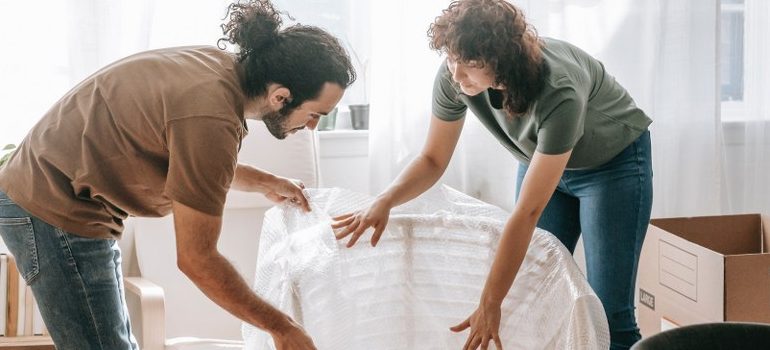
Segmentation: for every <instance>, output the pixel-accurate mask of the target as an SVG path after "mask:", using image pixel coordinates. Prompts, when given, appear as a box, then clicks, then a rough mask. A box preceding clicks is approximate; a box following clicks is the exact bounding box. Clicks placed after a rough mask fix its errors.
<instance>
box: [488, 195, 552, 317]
mask: <svg viewBox="0 0 770 350" xmlns="http://www.w3.org/2000/svg"><path fill="white" fill-rule="evenodd" d="M517 209H518V208H517ZM517 209H514V212H513V214H512V215H511V217H510V218H509V219H508V222H507V223H506V224H505V227H504V228H503V233H502V237H501V238H500V243H499V245H498V248H497V253H496V254H495V260H494V262H493V263H492V268H491V270H490V272H489V276H488V277H487V282H486V284H485V285H484V291H483V292H482V295H481V302H482V303H488V304H492V305H495V304H496V305H498V306H499V305H500V304H501V303H502V302H503V299H504V298H505V296H506V295H507V294H508V291H509V290H510V289H511V285H513V281H514V279H515V278H516V274H517V273H518V272H519V268H520V267H521V263H522V262H523V261H524V256H525V255H526V254H527V249H528V248H529V243H530V240H531V239H532V233H533V232H534V230H535V225H536V224H537V217H538V215H536V213H533V212H532V211H525V210H517Z"/></svg>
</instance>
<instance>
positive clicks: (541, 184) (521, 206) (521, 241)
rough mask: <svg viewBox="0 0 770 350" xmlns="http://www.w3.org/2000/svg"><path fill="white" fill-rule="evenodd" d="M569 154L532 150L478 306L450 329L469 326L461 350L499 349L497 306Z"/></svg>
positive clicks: (456, 330) (512, 277) (509, 285)
mask: <svg viewBox="0 0 770 350" xmlns="http://www.w3.org/2000/svg"><path fill="white" fill-rule="evenodd" d="M571 154H572V151H569V152H567V153H564V154H559V155H546V154H542V153H539V152H535V155H534V156H533V157H532V162H531V163H530V165H529V169H528V170H527V175H525V176H524V183H523V184H522V186H521V190H520V191H521V193H519V200H518V201H517V202H516V206H515V207H514V209H513V213H512V214H511V217H510V218H509V219H508V222H507V223H506V224H505V228H503V234H502V237H501V239H500V243H499V244H498V249H497V253H496V254H495V260H494V262H493V263H492V269H491V271H490V272H489V276H488V277H487V282H486V284H485V285H484V290H483V291H482V293H481V300H480V301H479V307H478V308H477V309H476V311H474V312H473V314H471V316H470V317H468V318H467V319H466V320H465V321H463V322H462V323H460V324H458V325H456V326H454V327H451V328H450V329H451V330H452V331H454V332H461V331H463V330H465V329H467V328H468V327H470V328H471V332H470V334H469V335H468V339H467V341H466V342H465V346H464V347H463V349H464V350H468V349H476V348H477V347H478V346H479V345H480V346H481V348H482V349H487V347H488V344H489V342H494V343H495V344H496V346H497V348H498V349H501V348H502V342H501V341H500V336H499V331H500V318H501V312H500V306H501V305H502V303H503V299H504V298H505V296H506V295H507V294H508V291H509V290H510V289H511V285H512V284H513V280H514V279H515V278H516V274H517V273H518V271H519V267H520V266H521V262H522V261H523V260H524V255H526V253H527V248H529V242H530V240H531V239H532V233H533V231H534V230H535V226H536V225H537V221H538V219H539V218H540V214H542V213H543V210H544V209H545V207H546V205H548V201H549V200H550V199H551V196H552V195H553V192H554V190H555V189H556V185H557V184H558V183H559V179H561V176H562V174H563V173H564V169H565V167H566V166H567V161H568V160H569V157H570V155H571Z"/></svg>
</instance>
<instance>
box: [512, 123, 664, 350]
mask: <svg viewBox="0 0 770 350" xmlns="http://www.w3.org/2000/svg"><path fill="white" fill-rule="evenodd" d="M526 172H527V166H526V165H523V164H522V165H520V166H519V174H518V181H517V184H516V193H517V195H518V193H519V189H520V188H521V182H522V180H523V179H524V174H525V173H526ZM651 210H652V151H651V146H650V132H649V131H647V132H645V133H644V134H642V135H641V136H640V137H639V138H638V139H637V140H636V141H634V143H632V144H631V145H630V146H628V147H626V149H625V150H623V151H622V152H621V153H620V154H619V155H617V156H615V158H613V159H612V160H610V161H609V162H607V163H606V164H604V165H602V166H599V167H597V168H592V169H587V170H567V171H565V172H564V175H562V178H561V180H560V181H559V185H558V186H557V188H556V191H555V192H554V193H553V196H551V199H550V201H549V202H548V205H547V206H546V208H545V210H544V211H543V214H542V215H541V216H540V219H539V221H538V223H537V227H539V228H542V229H544V230H546V231H549V232H551V233H553V234H554V235H555V236H556V237H557V238H559V240H560V241H561V242H562V243H564V245H565V246H566V247H567V249H569V250H570V252H574V251H575V245H576V244H577V241H578V238H579V237H580V235H581V233H582V234H583V244H584V247H585V255H586V270H587V271H586V272H587V274H588V276H587V277H588V283H590V284H591V287H592V288H593V289H594V291H595V292H596V294H597V295H598V296H599V299H601V301H602V305H603V306H604V311H605V313H606V314H607V320H608V321H609V327H610V338H611V343H612V345H611V347H610V348H611V349H613V350H614V349H628V348H629V347H630V346H631V345H633V344H634V343H635V342H637V341H638V340H639V339H641V335H640V333H639V327H638V326H637V324H636V318H635V316H634V288H635V283H636V271H637V267H638V264H639V253H640V251H641V248H642V243H643V242H644V236H645V233H646V232H647V225H648V223H649V221H650V211H651Z"/></svg>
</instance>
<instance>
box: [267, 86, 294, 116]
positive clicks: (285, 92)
mask: <svg viewBox="0 0 770 350" xmlns="http://www.w3.org/2000/svg"><path fill="white" fill-rule="evenodd" d="M267 101H268V103H269V104H270V106H271V107H273V108H274V109H276V110H278V109H281V108H282V107H283V106H284V105H285V104H287V103H289V101H291V91H290V90H289V89H288V88H286V87H285V86H283V85H273V86H271V87H270V89H269V91H268V96H267Z"/></svg>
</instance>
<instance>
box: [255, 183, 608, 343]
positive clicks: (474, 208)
mask: <svg viewBox="0 0 770 350" xmlns="http://www.w3.org/2000/svg"><path fill="white" fill-rule="evenodd" d="M306 193H307V195H308V198H309V200H310V203H311V207H312V209H313V211H312V212H311V213H309V214H306V213H303V212H301V211H300V210H298V209H296V208H293V207H289V206H277V207H274V208H272V209H270V210H269V211H268V212H267V214H266V216H265V221H264V224H263V229H262V235H261V238H260V246H259V255H258V260H257V270H256V277H255V279H254V290H255V292H256V293H257V294H258V295H260V296H261V297H262V298H264V299H265V300H266V301H268V302H269V303H271V304H272V305H274V306H276V307H277V308H278V309H280V310H282V311H283V312H285V313H287V314H288V315H290V316H291V317H292V318H294V319H295V320H297V321H298V322H299V323H301V324H302V325H303V326H304V327H305V330H306V331H307V332H308V333H309V334H310V336H311V337H312V338H313V341H314V342H315V344H316V346H317V347H318V349H321V350H327V349H335V350H337V349H339V350H346V349H350V350H358V349H368V350H379V349H383V350H384V349H393V350H404V349H442V350H443V349H461V348H462V346H463V344H464V343H465V339H466V337H467V334H468V331H467V330H466V331H465V332H462V333H459V334H456V333H453V332H451V331H450V330H449V327H450V326H454V325H456V324H458V323H460V322H461V321H463V320H465V318H466V317H468V316H469V315H470V314H471V313H472V312H473V311H474V310H475V308H476V307H477V305H478V301H479V298H480V295H481V291H482V289H483V286H484V282H485V280H486V276H487V274H488V272H489V269H490V267H491V264H492V261H493V258H494V254H495V250H496V248H497V242H498V240H499V238H500V234H501V232H502V229H503V225H504V223H505V221H506V220H507V218H508V214H507V213H505V212H504V211H503V210H501V209H499V208H497V207H494V206H492V205H489V204H486V203H484V202H481V201H478V200H476V199H473V198H471V197H468V196H466V195H464V194H462V193H460V192H458V191H455V190H453V189H451V188H448V187H439V188H438V189H435V190H433V191H430V192H428V193H426V194H424V195H423V196H421V197H420V198H418V199H416V200H414V201H412V202H410V203H408V204H406V205H402V206H400V207H397V208H395V209H394V210H393V211H392V212H391V217H390V221H389V223H388V226H387V229H386V230H385V232H384V234H383V237H382V239H381V240H380V242H379V244H378V245H377V247H375V248H373V247H371V245H370V244H369V239H370V237H371V229H370V230H369V231H368V232H367V233H365V234H364V235H363V236H362V237H361V239H360V240H359V242H358V243H357V244H356V246H354V247H353V248H345V243H346V242H347V238H346V239H345V240H342V241H336V240H335V239H334V233H333V231H332V229H331V227H330V223H331V217H334V216H337V215H341V214H344V213H348V212H351V211H353V210H355V209H360V208H364V207H365V206H366V205H368V204H370V203H371V202H372V198H370V197H368V196H366V195H362V194H358V193H354V192H350V191H347V190H342V189H316V190H307V192H306ZM500 335H501V339H502V342H503V347H504V348H505V349H607V348H608V347H609V332H608V327H607V319H606V317H605V315H604V311H603V309H602V305H601V302H600V301H599V299H598V298H597V297H596V295H595V294H594V292H593V291H592V290H591V288H590V286H589V285H588V282H587V281H586V280H585V277H584V276H583V274H582V273H581V272H580V270H579V269H578V267H577V265H576V264H575V262H574V260H573V259H572V256H571V255H570V254H569V251H567V249H566V248H565V247H564V246H563V245H562V244H561V243H560V242H559V241H558V240H557V239H556V238H555V237H554V236H553V235H551V234H550V233H548V232H545V231H542V230H540V229H538V230H536V231H535V232H534V235H533V238H532V242H531V244H530V246H529V250H528V252H527V255H526V257H525V259H524V262H523V264H522V266H521V268H520V271H519V273H518V275H517V277H516V280H515V282H514V284H513V287H512V288H511V291H510V292H509V293H508V296H507V297H506V298H505V300H504V302H503V305H502V320H501V328H500ZM243 338H244V340H245V343H246V349H252V350H264V349H275V347H274V344H273V341H272V339H271V338H270V336H269V335H268V334H267V333H265V332H263V331H261V330H259V329H257V328H255V327H253V326H251V325H249V324H245V323H244V325H243Z"/></svg>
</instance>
